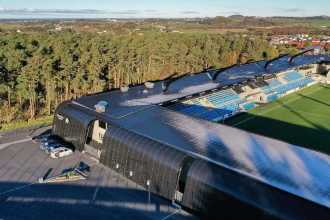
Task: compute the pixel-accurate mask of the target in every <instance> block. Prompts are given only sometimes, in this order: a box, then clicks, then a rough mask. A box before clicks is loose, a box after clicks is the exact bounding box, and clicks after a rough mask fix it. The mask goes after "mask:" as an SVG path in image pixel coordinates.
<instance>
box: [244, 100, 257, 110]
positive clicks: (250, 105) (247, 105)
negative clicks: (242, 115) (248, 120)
mask: <svg viewBox="0 0 330 220" xmlns="http://www.w3.org/2000/svg"><path fill="white" fill-rule="evenodd" d="M256 106H257V105H256V103H254V102H247V103H244V104H243V105H242V107H243V109H244V110H245V111H249V110H251V109H254V108H255V107H256Z"/></svg>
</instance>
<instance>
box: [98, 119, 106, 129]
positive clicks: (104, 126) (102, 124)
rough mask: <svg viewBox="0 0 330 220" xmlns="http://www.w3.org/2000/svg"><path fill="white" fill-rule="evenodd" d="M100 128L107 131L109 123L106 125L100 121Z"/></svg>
mask: <svg viewBox="0 0 330 220" xmlns="http://www.w3.org/2000/svg"><path fill="white" fill-rule="evenodd" d="M99 127H100V128H103V129H107V123H105V122H103V121H99Z"/></svg>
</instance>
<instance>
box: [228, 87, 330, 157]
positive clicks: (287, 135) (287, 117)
mask: <svg viewBox="0 0 330 220" xmlns="http://www.w3.org/2000/svg"><path fill="white" fill-rule="evenodd" d="M225 124H228V125H231V126H234V127H237V128H241V129H243V130H247V131H250V132H253V133H257V134H261V135H265V136H268V137H273V138H276V139H280V140H284V141H286V142H289V143H292V144H296V145H299V146H303V147H306V148H309V149H313V150H316V151H321V152H323V153H326V154H328V155H330V86H328V85H314V86H312V87H309V88H306V89H303V90H300V91H298V92H296V93H293V94H290V95H288V96H286V97H283V98H281V99H279V100H277V101H275V102H273V103H269V104H266V105H264V106H260V107H258V108H255V109H253V110H251V111H250V112H248V113H244V114H240V115H238V116H235V117H233V118H231V119H229V120H227V121H226V122H225Z"/></svg>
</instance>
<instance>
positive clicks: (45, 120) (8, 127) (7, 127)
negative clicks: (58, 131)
mask: <svg viewBox="0 0 330 220" xmlns="http://www.w3.org/2000/svg"><path fill="white" fill-rule="evenodd" d="M52 122H53V116H45V117H40V118H37V119H35V120H30V121H14V122H11V123H9V124H3V125H1V124H0V132H6V131H12V130H16V129H19V128H27V127H33V126H48V125H51V124H52Z"/></svg>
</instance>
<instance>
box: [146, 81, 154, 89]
mask: <svg viewBox="0 0 330 220" xmlns="http://www.w3.org/2000/svg"><path fill="white" fill-rule="evenodd" d="M144 85H145V87H146V88H147V89H153V88H154V86H155V84H154V83H152V82H146V83H144Z"/></svg>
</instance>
